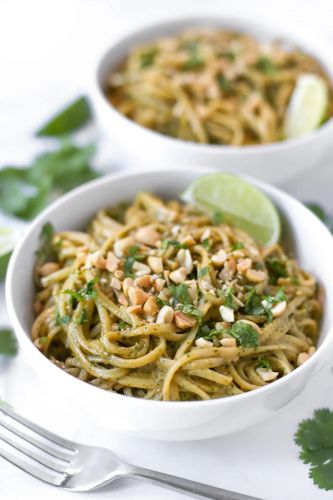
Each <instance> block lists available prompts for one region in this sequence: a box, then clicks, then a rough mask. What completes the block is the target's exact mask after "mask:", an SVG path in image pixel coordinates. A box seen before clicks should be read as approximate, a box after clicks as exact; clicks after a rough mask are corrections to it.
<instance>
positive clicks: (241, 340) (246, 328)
mask: <svg viewBox="0 0 333 500" xmlns="http://www.w3.org/2000/svg"><path fill="white" fill-rule="evenodd" d="M226 331H227V333H228V335H230V336H231V337H233V338H234V339H236V341H237V344H238V345H240V346H241V347H258V345H259V342H258V339H259V333H258V332H257V331H256V330H255V329H254V328H252V326H251V325H249V324H248V323H244V322H243V321H236V323H234V324H233V325H232V326H231V328H228V329H227V330H226Z"/></svg>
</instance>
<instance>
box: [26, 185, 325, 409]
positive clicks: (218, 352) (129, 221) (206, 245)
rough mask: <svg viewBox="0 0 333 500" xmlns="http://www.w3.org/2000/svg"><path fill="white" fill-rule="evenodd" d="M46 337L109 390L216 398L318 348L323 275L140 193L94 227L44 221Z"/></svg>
mask: <svg viewBox="0 0 333 500" xmlns="http://www.w3.org/2000/svg"><path fill="white" fill-rule="evenodd" d="M35 281H36V288H37V290H36V295H35V301H34V311H35V314H36V319H35V321H34V324H33V328H32V337H33V341H34V343H35V345H36V346H37V348H38V349H40V350H41V352H42V353H43V354H44V355H45V356H47V357H48V358H49V359H50V360H51V361H52V362H53V363H54V364H55V365H57V366H58V367H60V368H61V369H63V370H65V371H66V372H67V373H69V374H71V375H73V376H75V377H78V378H79V379H81V380H83V381H85V382H87V383H89V384H92V385H95V386H98V387H100V388H102V389H105V390H107V391H113V392H117V393H120V394H123V395H127V396H134V397H139V398H145V399H151V400H163V401H169V400H172V401H178V400H180V401H186V400H208V399H211V398H220V397H226V396H232V395H235V394H240V393H243V392H246V391H251V390H254V389H257V388H259V387H262V386H265V385H266V384H269V383H271V382H273V381H275V380H277V379H279V378H281V377H284V376H285V375H287V374H288V373H290V372H291V371H292V370H295V369H297V367H298V366H299V365H301V364H302V363H304V362H306V361H307V360H308V358H309V357H310V356H311V355H312V354H313V352H314V351H315V345H316V341H317V335H318V326H319V321H320V315H321V307H320V303H319V300H318V297H317V284H316V282H315V280H314V278H313V277H312V276H311V275H310V274H308V273H307V272H305V271H304V270H302V269H301V268H300V267H299V266H298V264H297V262H296V261H295V260H293V259H291V258H289V257H287V255H286V254H285V252H284V250H283V249H282V248H281V246H279V245H277V244H275V245H273V246H271V247H267V248H261V247H259V246H258V245H257V244H256V243H255V241H253V239H252V238H251V237H250V236H249V235H248V234H247V233H245V232H243V231H241V230H239V229H238V228H237V227H232V226H230V225H227V224H226V223H224V222H223V220H221V217H220V214H218V213H217V214H215V215H214V216H213V217H209V216H208V215H206V214H205V213H203V212H202V211H200V210H198V209H197V208H195V207H194V206H192V205H190V204H183V203H181V202H180V201H178V200H171V201H163V200H161V199H160V198H158V197H157V196H155V195H153V194H149V193H139V194H138V195H137V196H136V198H135V200H134V201H133V202H132V203H131V204H127V203H122V204H120V205H117V206H116V207H113V208H109V209H104V210H101V211H100V212H98V213H97V215H96V216H95V218H94V219H93V220H92V221H91V223H90V225H89V227H88V229H87V231H86V232H79V231H63V232H58V233H56V232H54V230H53V228H52V226H51V225H50V224H47V225H45V226H44V228H43V233H42V241H41V246H40V249H39V252H38V255H37V262H36V269H35Z"/></svg>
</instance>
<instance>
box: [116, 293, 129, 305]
mask: <svg viewBox="0 0 333 500" xmlns="http://www.w3.org/2000/svg"><path fill="white" fill-rule="evenodd" d="M118 301H119V304H122V305H123V306H128V300H127V299H126V297H125V295H124V294H123V293H121V294H120V295H119V297H118Z"/></svg>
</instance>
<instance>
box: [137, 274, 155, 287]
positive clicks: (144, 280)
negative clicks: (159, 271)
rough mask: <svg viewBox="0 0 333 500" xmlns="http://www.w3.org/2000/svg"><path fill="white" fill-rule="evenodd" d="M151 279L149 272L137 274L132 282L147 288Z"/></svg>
mask: <svg viewBox="0 0 333 500" xmlns="http://www.w3.org/2000/svg"><path fill="white" fill-rule="evenodd" d="M152 281H153V280H152V277H151V276H150V274H144V275H143V276H139V277H138V278H136V279H135V281H134V284H135V285H137V286H141V287H143V288H149V287H150V285H151V284H152Z"/></svg>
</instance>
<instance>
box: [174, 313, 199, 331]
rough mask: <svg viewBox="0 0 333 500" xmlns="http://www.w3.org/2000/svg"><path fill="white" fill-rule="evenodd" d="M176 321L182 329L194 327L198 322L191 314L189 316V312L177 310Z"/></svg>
mask: <svg viewBox="0 0 333 500" xmlns="http://www.w3.org/2000/svg"><path fill="white" fill-rule="evenodd" d="M174 319H175V323H176V326H177V327H178V328H180V329H181V330H187V328H192V326H194V325H195V324H196V322H197V320H196V319H195V318H193V317H191V316H187V314H184V313H182V312H181V311H176V312H175V316H174Z"/></svg>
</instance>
